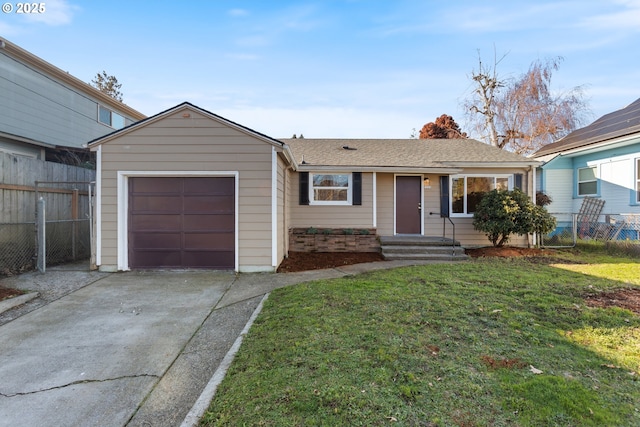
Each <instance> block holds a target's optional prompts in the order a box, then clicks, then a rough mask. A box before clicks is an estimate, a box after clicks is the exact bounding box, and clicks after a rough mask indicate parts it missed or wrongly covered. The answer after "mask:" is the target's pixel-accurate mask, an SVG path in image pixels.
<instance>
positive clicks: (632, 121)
mask: <svg viewBox="0 0 640 427" xmlns="http://www.w3.org/2000/svg"><path fill="white" fill-rule="evenodd" d="M636 133H640V98H639V99H637V100H635V101H634V102H633V103H631V104H629V105H628V106H626V107H625V108H622V109H620V110H617V111H614V112H612V113H609V114H605V115H604V116H602V117H600V118H599V119H598V120H596V121H595V122H593V123H591V124H590V125H588V126H585V127H583V128H580V129H577V130H575V131H573V132H571V133H570V134H569V135H567V136H565V137H564V138H562V139H560V140H558V141H556V142H554V143H552V144H548V145H545V146H544V147H542V148H540V150H538V151H537V152H536V153H535V154H534V155H533V157H542V156H546V155H549V154H553V153H561V152H564V151H568V150H573V149H579V148H591V147H593V146H597V145H598V144H601V143H605V142H608V141H611V140H612V139H614V138H619V137H622V136H627V135H632V134H636Z"/></svg>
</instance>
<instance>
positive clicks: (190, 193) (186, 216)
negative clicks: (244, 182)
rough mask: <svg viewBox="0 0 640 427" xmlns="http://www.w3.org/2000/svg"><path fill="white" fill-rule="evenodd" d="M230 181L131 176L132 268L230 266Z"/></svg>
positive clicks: (232, 240) (232, 259)
mask: <svg viewBox="0 0 640 427" xmlns="http://www.w3.org/2000/svg"><path fill="white" fill-rule="evenodd" d="M235 221H236V220H235V178H233V177H131V178H130V179H129V222H128V228H129V242H128V244H129V264H130V266H131V267H132V268H219V269H233V268H234V266H235V244H236V238H235V233H236V231H235Z"/></svg>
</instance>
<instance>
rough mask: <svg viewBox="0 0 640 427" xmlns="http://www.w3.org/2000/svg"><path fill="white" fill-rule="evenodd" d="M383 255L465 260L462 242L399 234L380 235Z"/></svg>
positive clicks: (388, 258) (411, 258) (389, 258)
mask: <svg viewBox="0 0 640 427" xmlns="http://www.w3.org/2000/svg"><path fill="white" fill-rule="evenodd" d="M380 246H381V249H382V256H383V257H384V258H385V259H387V260H426V261H464V260H467V259H469V256H468V255H466V254H465V253H464V248H463V247H462V246H460V242H455V243H454V241H453V240H451V239H447V238H442V237H429V236H416V235H397V236H380Z"/></svg>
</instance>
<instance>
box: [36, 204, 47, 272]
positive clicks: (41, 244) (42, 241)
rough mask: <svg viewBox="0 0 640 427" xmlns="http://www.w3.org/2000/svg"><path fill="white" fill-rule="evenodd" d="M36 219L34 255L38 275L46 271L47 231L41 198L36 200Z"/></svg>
mask: <svg viewBox="0 0 640 427" xmlns="http://www.w3.org/2000/svg"><path fill="white" fill-rule="evenodd" d="M37 217H38V221H37V223H36V226H37V227H38V253H37V254H36V256H37V263H38V271H39V272H40V273H44V272H45V271H46V269H47V230H46V229H45V227H46V218H45V201H44V198H43V197H40V199H38V207H37Z"/></svg>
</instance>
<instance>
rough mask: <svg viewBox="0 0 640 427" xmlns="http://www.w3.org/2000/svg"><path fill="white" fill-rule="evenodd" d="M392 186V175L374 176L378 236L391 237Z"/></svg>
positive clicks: (379, 174)
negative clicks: (376, 194) (376, 195)
mask: <svg viewBox="0 0 640 427" xmlns="http://www.w3.org/2000/svg"><path fill="white" fill-rule="evenodd" d="M393 184H394V179H393V174H392V173H377V174H376V188H377V193H378V197H377V201H378V208H377V217H378V235H380V236H393V230H394V227H393V221H394V212H393V192H394V188H393Z"/></svg>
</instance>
